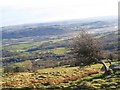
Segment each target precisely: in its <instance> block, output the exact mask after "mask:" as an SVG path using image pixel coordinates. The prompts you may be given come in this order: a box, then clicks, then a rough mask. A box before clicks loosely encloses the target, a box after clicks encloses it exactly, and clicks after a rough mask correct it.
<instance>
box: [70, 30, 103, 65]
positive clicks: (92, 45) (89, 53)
mask: <svg viewBox="0 0 120 90" xmlns="http://www.w3.org/2000/svg"><path fill="white" fill-rule="evenodd" d="M71 51H72V52H73V53H74V56H75V58H76V60H77V61H78V63H79V64H80V65H90V64H93V63H97V62H98V61H100V60H101V58H102V53H103V49H102V46H101V45H100V43H98V41H97V40H95V39H94V38H93V37H92V35H90V34H89V33H88V32H87V31H85V30H81V31H80V33H79V35H78V36H77V37H75V38H74V40H73V42H72V48H71Z"/></svg>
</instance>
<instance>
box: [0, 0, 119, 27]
mask: <svg viewBox="0 0 120 90" xmlns="http://www.w3.org/2000/svg"><path fill="white" fill-rule="evenodd" d="M118 1H119V0H0V9H1V12H0V14H1V15H2V18H0V23H1V21H2V25H14V24H24V23H38V22H51V21H59V20H70V19H82V18H88V17H97V16H114V15H117V14H118ZM1 19H2V20H1Z"/></svg>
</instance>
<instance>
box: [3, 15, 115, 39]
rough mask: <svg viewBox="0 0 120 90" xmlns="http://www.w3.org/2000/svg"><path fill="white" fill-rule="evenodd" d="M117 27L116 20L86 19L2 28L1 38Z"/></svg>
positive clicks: (61, 33)
mask: <svg viewBox="0 0 120 90" xmlns="http://www.w3.org/2000/svg"><path fill="white" fill-rule="evenodd" d="M114 25H117V19H116V17H114V18H112V17H111V18H110V17H109V18H108V19H107V18H105V17H102V18H88V19H83V20H68V21H61V22H52V23H42V24H41V23H36V24H26V25H16V26H5V27H2V38H3V39H12V38H15V39H16V38H21V37H22V38H23V37H33V36H49V35H57V36H58V35H64V34H66V33H71V32H75V31H79V30H80V28H81V27H83V28H87V29H98V28H105V27H111V26H114Z"/></svg>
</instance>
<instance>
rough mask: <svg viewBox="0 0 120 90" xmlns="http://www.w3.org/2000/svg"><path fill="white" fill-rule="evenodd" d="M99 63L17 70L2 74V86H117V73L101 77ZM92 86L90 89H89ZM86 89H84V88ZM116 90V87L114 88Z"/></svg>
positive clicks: (41, 87)
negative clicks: (82, 66) (26, 70)
mask: <svg viewBox="0 0 120 90" xmlns="http://www.w3.org/2000/svg"><path fill="white" fill-rule="evenodd" d="M101 67H102V65H101V64H96V65H91V66H87V67H84V68H79V67H68V66H63V67H55V68H46V69H40V70H37V71H36V72H31V73H29V72H19V73H6V74H3V82H2V83H3V86H4V87H8V88H10V87H12V88H25V87H29V88H39V89H40V90H43V88H44V89H45V88H46V89H52V90H54V89H55V90H56V89H57V88H58V89H59V90H61V89H62V88H64V89H67V90H70V89H73V88H74V89H75V88H89V89H87V90H97V88H98V89H104V88H108V89H111V88H119V87H120V86H119V85H117V84H118V83H120V82H119V80H120V79H119V77H118V74H120V73H119V72H118V74H116V75H114V74H113V75H110V76H107V77H103V76H102V73H103V72H100V71H99V69H100V68H101ZM90 88H92V89H90ZM85 90H86V89H85ZM116 90H117V89H116Z"/></svg>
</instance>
